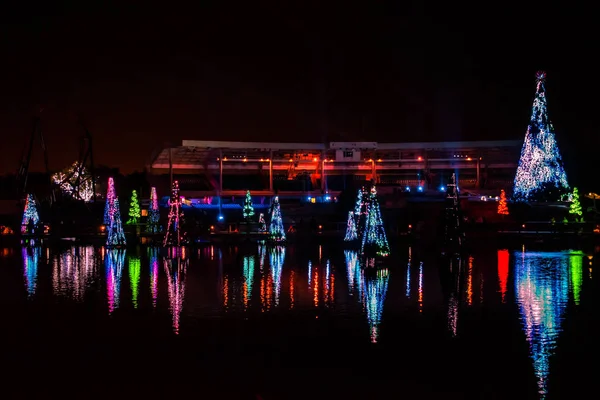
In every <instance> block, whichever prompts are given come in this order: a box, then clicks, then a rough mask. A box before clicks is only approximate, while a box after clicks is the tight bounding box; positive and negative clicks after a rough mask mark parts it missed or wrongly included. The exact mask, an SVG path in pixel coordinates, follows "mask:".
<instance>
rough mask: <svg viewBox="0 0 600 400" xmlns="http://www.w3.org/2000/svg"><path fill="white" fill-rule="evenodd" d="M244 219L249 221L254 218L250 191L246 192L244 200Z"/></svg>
mask: <svg viewBox="0 0 600 400" xmlns="http://www.w3.org/2000/svg"><path fill="white" fill-rule="evenodd" d="M243 212H244V218H245V219H246V220H250V219H251V218H252V217H253V216H254V206H253V205H252V196H250V191H249V190H248V191H247V192H246V199H245V200H244V210H243Z"/></svg>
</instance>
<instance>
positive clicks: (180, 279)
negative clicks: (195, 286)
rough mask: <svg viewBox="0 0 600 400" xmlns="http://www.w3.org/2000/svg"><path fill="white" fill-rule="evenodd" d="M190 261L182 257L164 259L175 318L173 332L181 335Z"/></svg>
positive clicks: (170, 305) (172, 312)
mask: <svg viewBox="0 0 600 400" xmlns="http://www.w3.org/2000/svg"><path fill="white" fill-rule="evenodd" d="M188 263H189V260H187V259H186V260H182V259H181V258H180V257H177V258H174V259H171V258H165V259H164V263H163V264H164V267H165V272H166V274H167V283H168V289H169V309H170V311H171V316H172V318H173V332H174V333H175V334H176V335H178V334H179V320H180V318H181V311H182V310H183V300H184V295H185V278H186V272H187V265H188Z"/></svg>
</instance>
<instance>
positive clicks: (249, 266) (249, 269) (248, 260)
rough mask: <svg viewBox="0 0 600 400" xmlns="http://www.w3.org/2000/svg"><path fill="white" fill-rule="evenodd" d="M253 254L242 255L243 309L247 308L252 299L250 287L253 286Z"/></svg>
mask: <svg viewBox="0 0 600 400" xmlns="http://www.w3.org/2000/svg"><path fill="white" fill-rule="evenodd" d="M254 260H255V257H254V256H246V257H244V261H243V262H244V266H243V271H244V286H243V290H244V293H243V301H244V310H247V309H248V307H249V306H250V302H251V301H252V289H253V288H254Z"/></svg>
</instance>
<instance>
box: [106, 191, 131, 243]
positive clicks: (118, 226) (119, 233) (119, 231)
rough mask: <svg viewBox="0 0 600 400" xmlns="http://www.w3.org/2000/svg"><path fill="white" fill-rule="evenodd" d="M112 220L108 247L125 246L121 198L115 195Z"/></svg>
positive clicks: (111, 212) (111, 210)
mask: <svg viewBox="0 0 600 400" xmlns="http://www.w3.org/2000/svg"><path fill="white" fill-rule="evenodd" d="M109 214H110V221H109V223H108V228H107V229H108V234H107V238H106V246H107V247H120V246H125V245H126V244H127V241H126V240H125V232H124V231H123V223H122V221H121V210H120V206H119V198H118V197H115V199H114V201H113V204H112V207H111V208H110V212H109Z"/></svg>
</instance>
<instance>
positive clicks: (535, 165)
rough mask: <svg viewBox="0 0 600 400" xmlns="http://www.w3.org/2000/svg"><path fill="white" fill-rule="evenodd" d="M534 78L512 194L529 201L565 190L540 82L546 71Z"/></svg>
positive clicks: (556, 145)
mask: <svg viewBox="0 0 600 400" xmlns="http://www.w3.org/2000/svg"><path fill="white" fill-rule="evenodd" d="M536 78H537V87H536V93H535V98H534V100H533V109H532V112H531V120H530V122H529V126H528V128H527V133H526V134H525V141H524V142H523V148H522V150H521V158H520V160H519V166H518V168H517V173H516V176H515V182H514V190H513V198H514V200H516V201H531V200H535V198H536V197H538V196H540V195H543V196H545V197H546V199H547V200H559V199H560V198H561V196H562V195H564V194H565V193H566V192H568V191H569V184H568V182H567V174H566V173H565V169H564V167H563V161H562V157H561V155H560V152H559V150H558V144H557V143H556V136H555V134H554V127H553V126H552V123H551V122H550V119H549V117H548V109H547V107H548V104H547V99H546V88H545V86H544V82H545V81H546V73H545V72H543V71H539V72H538V73H537V74H536ZM549 197H551V198H549Z"/></svg>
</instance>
